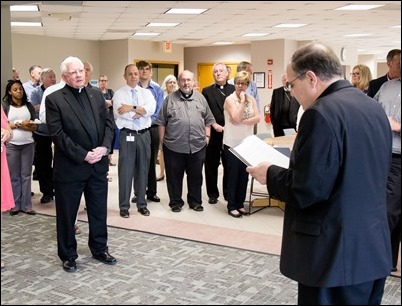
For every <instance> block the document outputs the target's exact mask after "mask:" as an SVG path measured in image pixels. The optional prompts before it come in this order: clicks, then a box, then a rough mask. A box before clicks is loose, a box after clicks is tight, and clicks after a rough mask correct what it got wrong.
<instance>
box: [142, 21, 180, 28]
mask: <svg viewBox="0 0 402 306" xmlns="http://www.w3.org/2000/svg"><path fill="white" fill-rule="evenodd" d="M179 24H180V23H178V22H150V23H148V24H147V25H146V27H175V26H177V25H179Z"/></svg>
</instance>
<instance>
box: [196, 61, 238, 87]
mask: <svg viewBox="0 0 402 306" xmlns="http://www.w3.org/2000/svg"><path fill="white" fill-rule="evenodd" d="M222 63H223V64H225V65H226V66H228V67H230V69H231V74H230V75H229V79H231V78H233V77H234V76H235V74H236V69H237V64H238V63H237V62H222ZM214 64H215V63H198V65H197V72H198V73H197V79H198V82H199V84H200V91H202V89H203V88H204V87H207V86H209V85H211V84H213V83H214V82H215V80H214V76H213V72H212V68H213V67H214Z"/></svg>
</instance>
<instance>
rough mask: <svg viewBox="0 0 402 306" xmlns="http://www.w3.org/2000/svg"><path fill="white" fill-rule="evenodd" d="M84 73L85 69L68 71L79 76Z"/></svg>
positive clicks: (69, 73)
mask: <svg viewBox="0 0 402 306" xmlns="http://www.w3.org/2000/svg"><path fill="white" fill-rule="evenodd" d="M83 73H84V69H77V70H74V71H67V74H68V75H70V76H77V75H78V74H83Z"/></svg>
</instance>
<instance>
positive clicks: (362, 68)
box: [350, 64, 373, 94]
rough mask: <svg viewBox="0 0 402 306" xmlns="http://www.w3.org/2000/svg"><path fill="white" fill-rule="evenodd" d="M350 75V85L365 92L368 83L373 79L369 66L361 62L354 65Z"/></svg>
mask: <svg viewBox="0 0 402 306" xmlns="http://www.w3.org/2000/svg"><path fill="white" fill-rule="evenodd" d="M350 75H351V76H352V80H351V83H352V85H353V86H354V87H356V88H359V89H360V90H361V91H363V92H364V93H365V94H367V89H368V87H369V83H370V81H371V80H372V79H373V76H372V75H371V71H370V68H369V67H368V66H366V65H363V64H359V65H356V66H354V67H353V69H352V73H351V74H350Z"/></svg>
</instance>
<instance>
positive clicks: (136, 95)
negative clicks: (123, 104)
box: [131, 88, 138, 106]
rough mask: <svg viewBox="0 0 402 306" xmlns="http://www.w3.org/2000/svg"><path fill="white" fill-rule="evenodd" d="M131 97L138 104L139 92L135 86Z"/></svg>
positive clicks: (134, 103)
mask: <svg viewBox="0 0 402 306" xmlns="http://www.w3.org/2000/svg"><path fill="white" fill-rule="evenodd" d="M131 98H132V100H133V105H135V106H137V105H138V94H137V90H135V89H134V88H132V89H131Z"/></svg>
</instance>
